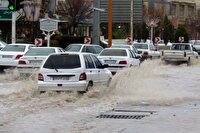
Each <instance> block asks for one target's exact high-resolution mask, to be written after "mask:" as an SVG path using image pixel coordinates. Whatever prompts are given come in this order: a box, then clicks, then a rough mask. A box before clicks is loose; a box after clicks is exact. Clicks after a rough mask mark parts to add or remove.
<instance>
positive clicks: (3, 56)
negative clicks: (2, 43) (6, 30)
mask: <svg viewBox="0 0 200 133" xmlns="http://www.w3.org/2000/svg"><path fill="white" fill-rule="evenodd" d="M12 57H13V56H12V55H2V58H12Z"/></svg>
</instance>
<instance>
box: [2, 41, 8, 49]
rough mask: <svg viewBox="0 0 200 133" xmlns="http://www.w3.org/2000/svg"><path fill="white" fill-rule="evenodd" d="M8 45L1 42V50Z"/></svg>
mask: <svg viewBox="0 0 200 133" xmlns="http://www.w3.org/2000/svg"><path fill="white" fill-rule="evenodd" d="M6 45H7V43H6V42H4V41H0V50H1V49H2V48H4V47H5V46H6Z"/></svg>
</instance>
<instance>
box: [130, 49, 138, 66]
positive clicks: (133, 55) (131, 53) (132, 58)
mask: <svg viewBox="0 0 200 133" xmlns="http://www.w3.org/2000/svg"><path fill="white" fill-rule="evenodd" d="M128 51H129V55H130V59H131V64H132V66H138V65H139V63H140V60H139V59H137V58H136V54H135V53H134V52H133V51H132V50H128Z"/></svg>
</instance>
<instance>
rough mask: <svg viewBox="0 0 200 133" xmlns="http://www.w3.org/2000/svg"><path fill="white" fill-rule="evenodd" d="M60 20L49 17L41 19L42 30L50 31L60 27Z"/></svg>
mask: <svg viewBox="0 0 200 133" xmlns="http://www.w3.org/2000/svg"><path fill="white" fill-rule="evenodd" d="M58 22H59V21H58V20H55V19H51V18H47V19H41V20H40V30H42V31H46V32H50V31H56V30H57V29H58Z"/></svg>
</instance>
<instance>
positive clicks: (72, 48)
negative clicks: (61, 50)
mask: <svg viewBox="0 0 200 133" xmlns="http://www.w3.org/2000/svg"><path fill="white" fill-rule="evenodd" d="M81 47H82V46H81V45H68V46H67V47H66V48H65V50H66V51H72V52H79V51H80V49H81Z"/></svg>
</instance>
